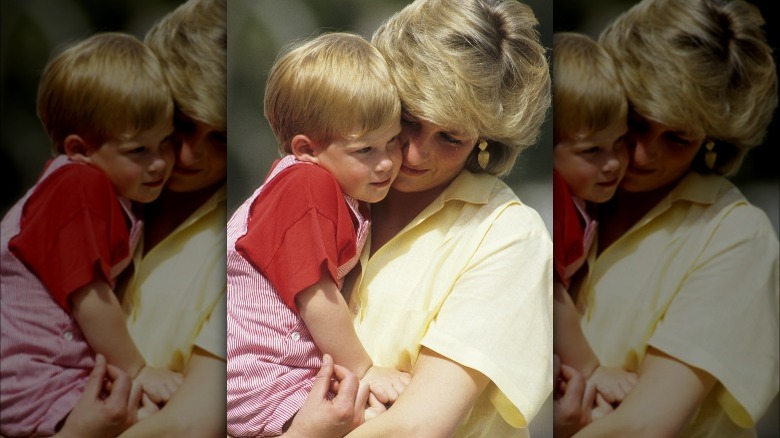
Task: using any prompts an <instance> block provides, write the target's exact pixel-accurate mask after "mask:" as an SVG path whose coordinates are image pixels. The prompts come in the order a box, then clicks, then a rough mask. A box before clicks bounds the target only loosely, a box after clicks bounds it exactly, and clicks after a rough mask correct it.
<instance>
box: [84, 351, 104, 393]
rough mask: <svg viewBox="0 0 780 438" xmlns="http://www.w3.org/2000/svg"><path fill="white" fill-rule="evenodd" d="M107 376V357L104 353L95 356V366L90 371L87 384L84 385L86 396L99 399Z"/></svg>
mask: <svg viewBox="0 0 780 438" xmlns="http://www.w3.org/2000/svg"><path fill="white" fill-rule="evenodd" d="M105 377H106V358H105V356H103V355H102V354H98V355H97V356H96V357H95V367H94V368H92V372H91V373H89V378H88V379H87V384H86V386H84V396H85V397H89V398H90V399H97V398H98V397H99V396H100V392H101V391H102V390H103V379H104V378H105Z"/></svg>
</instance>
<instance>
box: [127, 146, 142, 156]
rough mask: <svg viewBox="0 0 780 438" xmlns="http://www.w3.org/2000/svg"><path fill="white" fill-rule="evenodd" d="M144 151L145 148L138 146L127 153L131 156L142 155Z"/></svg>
mask: <svg viewBox="0 0 780 438" xmlns="http://www.w3.org/2000/svg"><path fill="white" fill-rule="evenodd" d="M145 150H146V146H138V147H135V148H132V149H130V150H129V151H127V152H128V153H130V154H133V155H138V154H141V153H143V152H144V151H145Z"/></svg>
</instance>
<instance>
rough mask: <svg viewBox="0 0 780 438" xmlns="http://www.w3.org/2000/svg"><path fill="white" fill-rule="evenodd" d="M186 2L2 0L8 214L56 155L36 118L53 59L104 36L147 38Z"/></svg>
mask: <svg viewBox="0 0 780 438" xmlns="http://www.w3.org/2000/svg"><path fill="white" fill-rule="evenodd" d="M182 2H183V1H182V0H112V1H103V0H60V1H54V0H2V1H0V84H1V85H0V87H1V88H2V95H1V96H2V99H1V101H2V104H0V105H1V106H0V118H1V120H0V123H1V124H2V129H0V174H2V185H3V190H2V200H0V203H2V205H0V210H1V211H2V213H3V214H5V211H6V210H7V209H8V208H9V207H10V206H11V205H12V204H13V203H14V202H16V200H17V199H18V198H19V197H21V195H22V194H23V193H24V192H25V191H27V189H28V188H29V187H30V186H31V185H32V184H33V183H34V182H35V180H36V178H37V177H38V176H39V174H40V172H41V170H42V169H43V165H44V163H45V162H46V160H47V159H49V158H50V157H51V156H52V153H51V147H50V143H49V140H48V138H47V137H46V134H45V133H44V131H43V128H42V127H41V125H40V123H39V122H38V119H37V117H36V115H35V101H36V93H37V89H38V79H39V78H40V74H41V72H42V70H43V67H44V66H45V65H46V62H47V61H48V59H49V58H50V57H51V56H52V54H54V53H57V52H59V51H60V50H62V48H63V47H64V46H65V45H67V44H69V43H73V42H75V41H77V40H80V39H82V38H85V37H87V36H89V35H91V34H93V33H95V32H100V31H121V32H128V33H131V34H134V35H136V36H137V37H139V38H143V36H144V34H145V33H146V31H147V30H148V29H149V28H150V27H151V26H152V24H154V22H156V21H157V20H158V19H159V18H161V17H162V16H163V15H165V14H166V13H167V12H169V11H171V10H173V9H174V8H175V7H176V6H178V5H179V4H180V3H182Z"/></svg>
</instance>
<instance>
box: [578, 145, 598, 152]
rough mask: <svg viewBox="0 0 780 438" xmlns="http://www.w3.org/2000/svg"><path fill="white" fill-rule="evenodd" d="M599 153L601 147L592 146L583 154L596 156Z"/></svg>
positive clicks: (584, 150)
mask: <svg viewBox="0 0 780 438" xmlns="http://www.w3.org/2000/svg"><path fill="white" fill-rule="evenodd" d="M598 151H599V147H598V146H591V147H589V148H587V149H583V150H582V153H583V154H595V153H596V152H598Z"/></svg>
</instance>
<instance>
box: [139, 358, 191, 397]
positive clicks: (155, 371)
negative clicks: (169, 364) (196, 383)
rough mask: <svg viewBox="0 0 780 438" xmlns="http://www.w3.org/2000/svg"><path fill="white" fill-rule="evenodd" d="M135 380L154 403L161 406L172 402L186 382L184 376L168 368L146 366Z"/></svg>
mask: <svg viewBox="0 0 780 438" xmlns="http://www.w3.org/2000/svg"><path fill="white" fill-rule="evenodd" d="M134 380H135V383H136V384H138V385H141V387H142V388H143V390H144V393H145V394H147V395H148V396H149V398H150V399H151V400H152V401H153V402H154V403H156V404H160V403H165V402H167V401H168V400H170V398H171V396H172V395H173V393H174V392H176V390H177V389H179V386H181V384H182V382H183V381H184V376H182V374H181V373H177V372H174V371H171V370H169V369H167V368H155V367H150V366H144V367H143V368H142V369H141V372H140V373H138V375H137V376H136V377H135V379H134Z"/></svg>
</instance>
